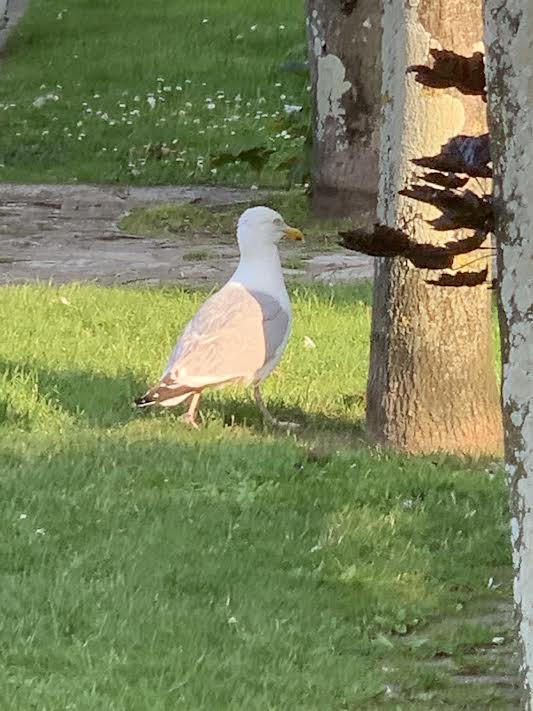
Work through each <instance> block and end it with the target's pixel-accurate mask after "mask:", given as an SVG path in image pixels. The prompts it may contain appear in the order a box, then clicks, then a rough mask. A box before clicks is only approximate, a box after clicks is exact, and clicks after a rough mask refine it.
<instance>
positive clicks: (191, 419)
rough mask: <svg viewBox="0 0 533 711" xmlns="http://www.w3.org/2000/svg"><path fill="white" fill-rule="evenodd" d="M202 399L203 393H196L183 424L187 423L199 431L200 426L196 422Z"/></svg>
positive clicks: (184, 416)
mask: <svg viewBox="0 0 533 711" xmlns="http://www.w3.org/2000/svg"><path fill="white" fill-rule="evenodd" d="M200 397H201V393H194V395H193V396H192V399H191V404H190V405H189V409H188V410H187V412H186V413H185V414H184V415H183V416H182V418H181V419H182V420H183V422H185V423H187V424H188V425H190V426H191V427H194V429H195V430H197V429H198V424H197V422H196V418H197V416H198V407H199V405H200Z"/></svg>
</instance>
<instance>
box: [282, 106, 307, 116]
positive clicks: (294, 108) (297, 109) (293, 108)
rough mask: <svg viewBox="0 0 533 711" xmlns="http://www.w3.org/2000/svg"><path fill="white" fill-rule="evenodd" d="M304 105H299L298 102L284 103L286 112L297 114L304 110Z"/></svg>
mask: <svg viewBox="0 0 533 711" xmlns="http://www.w3.org/2000/svg"><path fill="white" fill-rule="evenodd" d="M302 108H303V106H299V105H298V104H284V105H283V111H285V113H286V114H297V113H299V112H300V111H301V110H302Z"/></svg>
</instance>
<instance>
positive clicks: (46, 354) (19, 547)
mask: <svg viewBox="0 0 533 711" xmlns="http://www.w3.org/2000/svg"><path fill="white" fill-rule="evenodd" d="M202 296H203V295H202V294H199V293H197V292H188V291H183V290H180V289H170V288H169V289H161V290H159V289H158V290H150V289H124V288H112V289H102V288H97V287H92V286H83V287H78V286H68V287H61V288H58V289H56V288H50V287H9V288H5V289H3V290H1V291H0V318H2V323H3V324H5V336H4V338H3V339H2V342H1V343H0V360H1V366H2V367H1V371H0V372H1V373H2V375H1V376H0V463H1V475H0V502H1V504H0V505H1V507H2V512H1V515H0V527H1V535H0V549H1V552H0V560H1V561H2V564H1V572H0V574H1V581H0V582H1V584H0V604H1V609H2V612H3V614H2V622H1V625H0V649H1V653H2V659H3V665H2V668H1V670H0V698H1V699H2V708H3V709H8V710H9V709H17V711H26V709H28V710H29V709H32V708H35V707H37V706H38V707H39V708H42V709H47V710H48V709H50V710H52V709H54V710H55V709H58V708H77V709H87V710H88V709H90V710H91V711H93V710H96V709H107V708H113V709H119V710H121V711H122V710H123V711H126V710H127V711H137V710H139V711H141V710H142V711H144V710H145V709H146V708H153V709H155V710H160V709H161V710H163V709H165V710H166V709H176V708H183V709H244V708H245V709H257V710H258V711H259V710H261V711H263V710H264V709H287V708H290V709H302V710H303V709H305V710H306V711H307V710H312V709H317V711H318V710H319V709H320V710H321V711H322V710H323V709H332V710H337V709H338V710H339V711H340V710H344V709H365V708H368V709H372V708H381V707H390V708H395V709H398V708H400V709H418V708H421V709H422V708H425V709H433V708H439V707H441V706H444V707H448V708H456V709H472V708H479V709H485V708H489V707H490V708H514V707H515V706H516V701H513V698H514V697H512V696H511V695H510V694H509V692H508V691H507V690H506V689H504V688H500V687H499V686H498V685H495V684H492V683H487V684H484V685H475V684H473V685H468V686H463V685H461V684H459V683H458V682H457V679H456V676H455V673H456V671H458V670H460V669H463V670H466V668H467V665H470V666H469V667H468V669H469V671H470V672H471V671H472V670H473V669H474V666H475V669H476V670H477V671H476V672H475V673H476V674H483V673H486V671H487V669H488V668H489V667H490V668H492V667H493V666H494V660H493V659H489V658H488V656H487V655H484V651H485V650H486V649H487V648H490V647H491V644H492V639H493V637H494V636H495V635H497V634H503V635H505V637H506V644H508V642H507V640H508V631H507V630H506V629H503V628H502V625H501V624H500V622H499V621H496V622H491V621H488V622H486V623H484V622H476V619H475V618H476V616H477V615H478V614H479V610H480V608H481V606H484V607H487V609H492V608H493V607H494V605H495V603H496V602H497V601H499V600H502V599H506V597H507V596H508V593H509V590H508V581H509V559H508V545H507V537H508V536H507V524H506V522H507V509H506V495H505V486H504V481H503V478H502V476H501V472H500V471H499V467H498V465H497V464H493V463H488V462H479V463H475V462H469V461H459V460H456V459H453V458H447V457H441V456H439V457H435V458H409V457H397V456H393V455H390V454H386V453H380V452H376V451H372V450H370V449H368V448H367V447H365V446H364V438H363V432H362V429H361V427H360V426H359V425H357V422H358V420H360V418H361V416H362V413H363V407H364V383H365V377H366V369H367V351H368V332H369V316H370V314H369V301H370V289H369V285H367V284H362V285H357V286H350V287H337V288H335V289H334V290H332V289H328V288H326V287H323V288H313V289H309V288H303V287H297V288H295V289H294V290H293V302H294V308H295V328H294V333H293V337H292V339H291V342H290V346H289V349H288V352H287V355H286V357H285V358H284V360H283V362H282V364H281V366H280V370H279V374H278V376H277V377H272V378H271V379H270V380H269V381H268V383H267V387H266V396H267V398H268V400H269V402H270V404H271V406H272V408H273V410H275V411H276V414H280V415H287V414H288V415H289V416H291V417H293V418H299V419H300V421H301V422H302V423H303V425H304V426H303V430H302V432H301V433H300V434H298V435H297V436H287V435H282V434H279V433H269V432H265V431H263V429H262V427H261V425H260V422H259V419H258V416H257V413H256V411H255V408H254V407H253V406H252V405H251V404H250V402H249V400H248V399H247V397H246V395H245V394H244V393H243V392H242V391H240V390H231V391H220V392H218V393H215V394H212V395H211V396H209V397H208V398H206V403H205V404H204V409H203V416H204V427H203V429H202V430H201V431H200V432H192V431H190V430H188V429H186V428H184V427H183V426H182V425H181V423H180V422H179V421H178V419H177V416H176V415H175V414H172V413H168V412H164V413H155V414H154V413H149V414H148V415H146V416H145V415H142V414H139V413H136V412H134V411H133V410H132V408H131V407H130V402H131V400H132V398H133V396H134V395H136V394H138V393H139V392H140V391H142V389H143V387H144V385H145V384H146V382H147V381H151V380H153V379H154V378H155V377H157V375H158V374H159V372H160V370H161V367H162V365H163V364H164V361H165V358H166V356H167V353H168V350H169V349H170V346H171V345H172V342H173V340H174V338H175V335H176V331H177V330H178V329H179V328H180V327H181V325H183V323H184V322H185V321H186V319H187V318H188V317H189V316H190V315H191V313H192V312H193V311H194V309H195V307H196V306H197V304H198V302H199V300H200V299H201V298H202ZM305 336H309V337H310V338H312V339H313V341H314V343H315V344H316V348H314V349H309V348H308V347H306V342H305ZM354 422H355V423H356V424H355V425H354ZM491 577H492V578H493V579H494V580H495V581H497V582H498V583H503V585H502V586H501V587H498V588H497V589H494V588H492V589H491V590H488V589H487V581H488V580H489V578H491ZM443 657H445V658H446V659H447V660H449V665H444V664H442V663H440V660H442V659H443ZM436 662H438V663H436Z"/></svg>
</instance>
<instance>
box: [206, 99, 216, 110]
mask: <svg viewBox="0 0 533 711" xmlns="http://www.w3.org/2000/svg"><path fill="white" fill-rule="evenodd" d="M207 108H208V110H209V111H212V110H213V109H216V104H214V103H213V102H212V101H210V102H209V103H208V104H207Z"/></svg>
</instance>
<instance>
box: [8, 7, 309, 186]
mask: <svg viewBox="0 0 533 711" xmlns="http://www.w3.org/2000/svg"><path fill="white" fill-rule="evenodd" d="M304 56H305V24H304V8H303V3H288V2H285V1H284V0H269V2H266V3H260V2H253V3H250V2H248V0H199V1H198V2H193V3H183V2H175V1H174V0H153V1H152V2H150V3H146V2H144V0H113V2H109V1H107V0H32V2H31V3H30V6H29V9H28V13H27V15H26V16H25V17H24V19H23V20H22V21H21V23H20V24H19V25H18V26H17V27H16V28H14V30H13V34H12V36H11V37H10V39H9V42H8V47H7V50H6V55H5V59H4V61H3V62H2V71H1V73H0V164H1V167H0V179H2V180H11V181H21V182H33V181H47V182H56V181H69V182H70V181H75V180H79V181H85V182H98V183H112V182H119V183H132V182H133V183H140V184H161V183H174V184H176V183H190V182H194V183H199V182H201V183H210V182H213V183H215V182H225V183H233V184H248V185H249V184H250V183H257V182H261V183H262V184H268V185H278V186H279V185H283V184H285V181H286V175H287V171H286V170H278V166H280V165H281V164H282V163H283V162H284V161H286V160H287V159H288V158H291V157H294V156H298V155H300V153H301V148H302V145H303V140H304V139H303V137H302V136H301V135H300V134H299V133H298V131H294V130H292V129H291V128H290V127H291V125H292V123H294V121H293V119H291V117H290V116H288V115H287V114H286V111H285V108H284V107H285V106H287V105H293V106H302V107H303V109H304V112H305V111H306V107H307V103H308V100H307V89H306V86H307V81H308V80H307V77H305V76H299V75H297V74H292V73H288V72H284V71H282V70H281V69H280V66H282V65H283V64H284V63H286V62H287V61H288V60H291V59H300V58H303V57H304ZM284 126H286V127H288V128H289V129H290V130H287V128H284ZM250 148H252V149H255V148H257V149H258V150H259V152H261V150H263V151H264V150H272V151H274V153H273V154H272V156H271V158H270V161H269V163H268V166H267V167H266V168H265V169H264V170H263V171H262V172H261V170H259V169H257V168H256V167H253V166H254V165H255V163H254V162H253V161H252V165H250V163H248V162H246V161H241V163H237V164H235V163H229V164H227V165H220V166H219V167H218V168H214V167H213V164H212V162H211V159H212V158H214V157H216V156H219V155H220V154H221V153H230V154H231V153H239V152H241V151H243V150H244V151H245V150H248V149H250ZM260 167H261V165H259V168H260Z"/></svg>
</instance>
